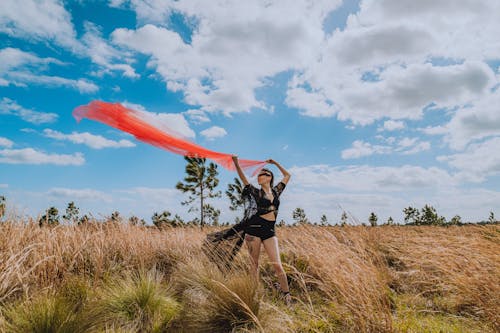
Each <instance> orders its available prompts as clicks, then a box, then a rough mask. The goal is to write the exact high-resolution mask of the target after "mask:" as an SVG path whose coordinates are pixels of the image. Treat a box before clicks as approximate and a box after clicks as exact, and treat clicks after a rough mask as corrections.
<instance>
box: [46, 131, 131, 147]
mask: <svg viewBox="0 0 500 333" xmlns="http://www.w3.org/2000/svg"><path fill="white" fill-rule="evenodd" d="M43 134H44V135H45V136H46V137H48V138H52V139H56V140H67V141H70V142H73V143H78V144H84V145H86V146H88V147H90V148H94V149H103V148H129V147H135V143H133V142H131V141H129V140H124V139H122V140H120V141H114V140H110V139H106V138H105V137H103V136H101V135H95V134H90V133H88V132H84V133H77V132H73V133H71V134H64V133H61V132H58V131H54V130H51V129H48V128H46V129H44V130H43Z"/></svg>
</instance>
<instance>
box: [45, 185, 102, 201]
mask: <svg viewBox="0 0 500 333" xmlns="http://www.w3.org/2000/svg"><path fill="white" fill-rule="evenodd" d="M47 194H48V195H49V196H51V197H55V198H62V199H65V200H67V201H68V202H69V201H74V200H90V201H103V202H111V201H112V197H111V196H110V195H109V194H106V193H104V192H101V191H97V190H93V189H71V188H63V187H54V188H51V189H50V190H48V191H47Z"/></svg>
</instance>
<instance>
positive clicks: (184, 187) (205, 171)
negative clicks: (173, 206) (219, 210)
mask: <svg viewBox="0 0 500 333" xmlns="http://www.w3.org/2000/svg"><path fill="white" fill-rule="evenodd" d="M184 159H185V160H186V161H187V165H186V174H187V176H186V177H184V181H185V183H182V182H178V183H177V185H176V188H177V189H178V190H181V191H182V192H183V193H189V194H190V195H189V198H188V200H186V201H184V202H182V205H191V204H193V202H194V201H196V200H197V199H199V200H200V205H199V206H198V207H199V208H197V207H196V206H194V205H192V206H191V207H190V208H189V210H188V211H189V212H192V211H199V212H200V220H201V222H200V225H201V227H202V228H203V226H204V225H205V215H207V213H205V212H204V210H205V209H206V207H208V206H207V205H206V203H205V199H207V198H216V197H220V196H221V193H220V191H219V192H214V189H215V187H216V186H217V185H218V184H219V180H218V179H217V175H218V171H217V165H215V164H214V163H212V162H210V164H209V165H208V167H207V166H206V165H205V162H206V159H205V158H196V157H187V156H186V157H184Z"/></svg>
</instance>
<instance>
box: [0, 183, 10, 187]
mask: <svg viewBox="0 0 500 333" xmlns="http://www.w3.org/2000/svg"><path fill="white" fill-rule="evenodd" d="M8 187H9V184H0V188H8Z"/></svg>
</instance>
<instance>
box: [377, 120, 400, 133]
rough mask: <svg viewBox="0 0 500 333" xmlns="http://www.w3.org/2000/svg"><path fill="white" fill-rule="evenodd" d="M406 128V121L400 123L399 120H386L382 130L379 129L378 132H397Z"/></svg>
mask: <svg viewBox="0 0 500 333" xmlns="http://www.w3.org/2000/svg"><path fill="white" fill-rule="evenodd" d="M405 127H406V125H405V122H404V121H398V120H386V121H384V125H383V127H381V128H378V129H377V131H378V132H382V131H396V130H401V129H404V128H405Z"/></svg>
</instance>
